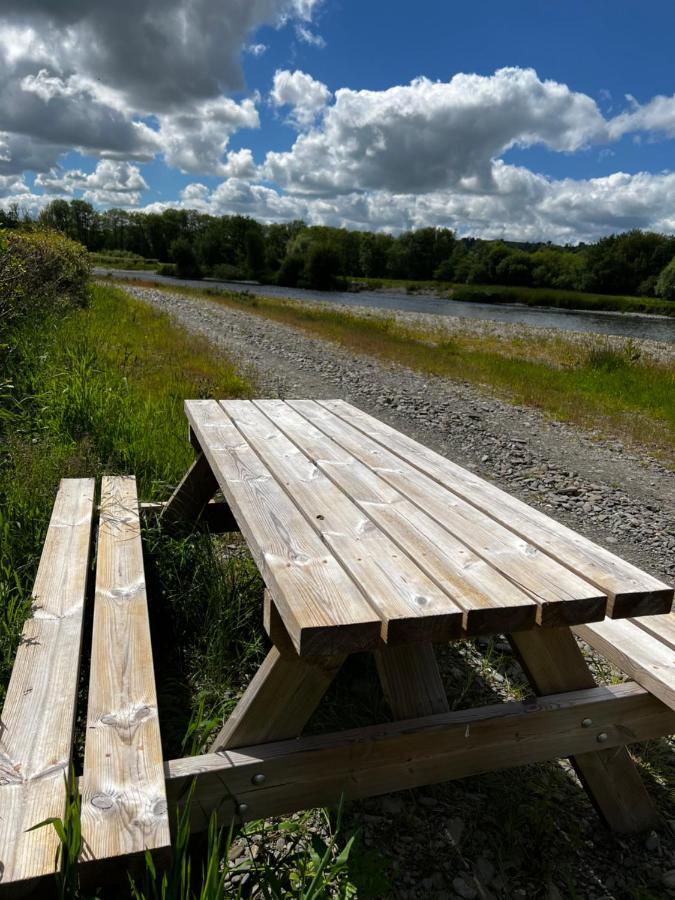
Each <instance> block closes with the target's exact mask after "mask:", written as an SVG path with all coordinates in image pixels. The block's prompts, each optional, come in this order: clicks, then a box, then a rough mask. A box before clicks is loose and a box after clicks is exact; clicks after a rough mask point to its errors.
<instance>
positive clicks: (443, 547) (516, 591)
mask: <svg viewBox="0 0 675 900" xmlns="http://www.w3.org/2000/svg"><path fill="white" fill-rule="evenodd" d="M255 403H256V406H258V407H259V409H260V410H261V411H263V412H264V413H265V415H266V416H268V418H269V419H270V420H271V421H273V422H274V423H275V425H277V427H278V428H279V429H280V430H281V431H283V433H284V434H285V435H286V436H287V437H288V438H289V439H290V440H291V441H293V443H294V444H295V445H296V446H297V447H298V448H300V449H301V450H302V451H303V452H304V453H305V454H306V455H307V456H308V458H309V459H310V460H311V461H312V462H313V463H314V464H315V465H316V466H317V468H318V469H320V470H321V471H322V472H324V473H325V474H326V475H327V476H328V477H329V478H330V479H331V481H333V482H334V484H336V485H337V486H338V487H339V488H340V489H341V490H342V491H344V493H346V494H347V495H348V496H349V497H350V499H351V500H352V501H353V502H354V503H355V504H356V506H358V508H359V509H360V510H361V511H362V512H364V513H365V514H366V515H367V516H368V517H369V518H370V519H371V520H372V521H373V522H374V523H375V524H376V525H377V527H378V528H379V529H380V530H381V531H383V532H384V533H385V534H386V535H387V536H388V537H389V538H390V539H391V540H392V541H393V542H394V543H395V544H396V545H397V546H398V547H400V548H401V550H403V551H404V552H405V553H407V554H408V556H410V557H411V558H412V559H414V560H415V563H416V565H417V566H418V567H419V568H420V569H422V571H423V572H424V573H425V574H426V575H428V576H429V578H431V580H432V581H433V582H434V583H435V584H436V585H438V587H439V588H441V590H443V591H444V592H445V593H447V594H448V595H449V596H450V597H451V598H452V600H453V601H454V602H455V603H456V604H457V605H458V606H459V607H460V608H461V609H462V611H463V630H464V633H465V634H467V635H475V634H492V633H495V632H499V631H504V630H505V631H517V630H518V629H519V628H529V627H532V625H533V624H534V621H535V615H536V610H537V607H536V604H535V602H534V600H533V599H532V598H531V597H529V596H528V595H527V594H526V593H525V592H524V591H522V590H521V589H520V588H519V587H518V586H517V585H515V584H513V583H512V582H510V581H509V580H507V579H506V578H504V577H503V576H502V575H500V574H499V572H497V571H496V569H494V568H492V567H491V566H490V565H488V564H487V563H486V562H485V561H484V560H482V559H481V558H480V557H478V556H476V554H475V553H472V552H471V550H469V548H468V547H466V546H465V545H464V544H462V543H461V541H458V540H457V539H456V538H455V537H454V536H453V535H452V534H450V533H449V532H448V531H446V530H445V529H444V528H443V527H442V526H440V525H439V524H438V523H437V522H435V521H434V520H433V519H432V518H430V517H429V516H428V515H427V514H426V513H425V512H423V511H422V510H420V509H419V508H418V507H416V506H415V505H414V504H413V503H411V502H410V501H409V500H407V499H406V497H404V496H403V495H402V494H401V493H400V492H399V491H396V490H395V489H394V488H393V487H392V486H391V485H390V484H388V483H387V482H386V481H385V480H384V479H382V478H381V477H380V476H379V475H377V474H376V473H375V472H373V471H372V470H371V469H369V468H368V466H366V465H365V464H364V463H362V462H361V461H360V460H358V459H355V458H354V456H353V455H352V454H351V453H348V452H347V451H346V450H345V449H344V448H343V447H341V446H340V445H339V444H337V443H336V442H335V441H333V440H332V439H331V438H329V437H328V436H327V435H326V434H324V433H323V432H322V431H320V430H319V429H318V428H316V427H315V425H313V424H312V422H311V421H309V419H310V418H311V415H312V413H314V414H315V415H317V416H319V417H325V416H328V415H329V414H328V413H327V412H326V411H325V410H324V409H323V408H321V407H320V406H318V405H316V404H307V405H306V406H303V409H304V410H306V411H308V415H307V417H305V416H303V415H300V413H299V412H297V411H296V410H295V409H293V408H292V407H291V406H290V405H289V404H288V403H283V402H282V401H278V400H261V401H255Z"/></svg>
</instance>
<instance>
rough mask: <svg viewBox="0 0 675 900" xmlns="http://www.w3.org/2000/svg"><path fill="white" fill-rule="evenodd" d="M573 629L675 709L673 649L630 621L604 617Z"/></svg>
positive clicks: (674, 656)
mask: <svg viewBox="0 0 675 900" xmlns="http://www.w3.org/2000/svg"><path fill="white" fill-rule="evenodd" d="M574 630H575V632H576V633H577V634H578V635H579V637H580V638H582V639H583V640H584V641H586V643H588V644H590V645H591V647H593V649H594V650H597V651H598V653H602V655H603V656H605V657H606V658H607V659H608V660H609V661H610V662H611V663H613V664H614V665H615V666H616V667H617V669H621V671H622V672H625V673H626V675H628V676H630V677H631V678H632V679H633V680H634V681H637V683H638V684H640V685H642V687H644V688H646V689H647V690H648V691H651V693H652V694H654V696H655V697H658V698H659V700H662V701H663V702H664V703H666V704H667V705H668V706H670V708H671V709H675V649H674V648H673V647H672V646H670V645H668V644H666V643H664V642H663V641H661V640H659V639H658V638H657V637H655V636H654V635H653V634H650V633H649V632H648V631H645V630H644V629H643V628H640V627H639V626H638V625H637V624H633V623H632V622H612V621H608V620H605V621H604V622H600V623H598V624H594V625H592V626H591V625H585V626H579V627H578V628H575V629H574Z"/></svg>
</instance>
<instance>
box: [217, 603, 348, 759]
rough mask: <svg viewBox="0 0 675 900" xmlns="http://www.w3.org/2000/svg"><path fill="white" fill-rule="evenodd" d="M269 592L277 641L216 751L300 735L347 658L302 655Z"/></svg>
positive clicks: (269, 617) (268, 617) (268, 616)
mask: <svg viewBox="0 0 675 900" xmlns="http://www.w3.org/2000/svg"><path fill="white" fill-rule="evenodd" d="M265 595H266V596H265V623H266V626H267V631H268V633H269V635H270V637H271V638H272V640H273V642H274V646H273V647H272V649H271V650H270V651H269V653H268V654H267V656H266V657H265V659H264V661H263V663H262V665H261V666H260V668H259V669H258V671H257V672H256V674H255V675H254V676H253V678H252V679H251V682H250V683H249V685H248V687H247V688H246V690H245V691H244V694H243V696H242V698H241V700H240V701H239V703H238V704H237V706H236V707H235V709H234V711H233V712H232V713H231V714H230V717H229V718H228V720H227V722H225V724H224V725H223V727H222V729H221V730H220V733H219V734H218V736H217V737H216V739H215V740H214V741H213V743H212V745H211V747H210V751H211V752H212V753H214V752H217V751H218V750H234V749H236V748H237V747H246V746H251V745H255V744H265V743H268V742H269V741H282V740H285V739H286V738H294V737H298V736H299V735H300V734H301V733H302V730H303V728H304V727H305V725H306V724H307V722H308V721H309V719H310V717H311V715H312V713H313V712H314V710H315V709H316V708H317V706H318V705H319V703H320V702H321V698H322V697H323V695H324V694H325V693H326V691H327V690H328V688H329V686H330V684H331V682H332V681H333V679H334V678H335V676H336V675H337V673H338V671H339V670H340V667H341V666H342V663H343V662H344V661H345V659H346V658H347V656H346V654H336V655H335V656H329V657H321V658H320V659H314V658H312V659H304V658H302V657H300V656H298V655H297V653H296V652H295V649H294V647H293V645H292V643H291V640H290V638H289V637H288V634H287V632H286V629H285V628H284V625H283V623H282V621H281V618H280V617H279V615H278V613H277V612H276V609H275V607H274V604H273V603H270V598H269V595H268V594H267V592H265Z"/></svg>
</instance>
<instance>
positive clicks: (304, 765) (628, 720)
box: [166, 684, 675, 830]
mask: <svg viewBox="0 0 675 900" xmlns="http://www.w3.org/2000/svg"><path fill="white" fill-rule="evenodd" d="M586 718H591V719H592V720H593V721H594V722H595V723H596V725H597V727H598V729H601V730H603V731H604V732H605V733H606V734H607V742H606V744H605V746H607V747H620V746H621V745H622V744H623V743H625V741H626V740H627V739H628V740H630V741H641V740H645V739H648V738H652V737H657V736H659V735H662V734H667V733H668V732H669V730H670V729H672V728H673V727H675V714H674V713H673V712H672V710H669V709H668V707H666V706H664V704H662V703H661V702H660V701H658V700H657V699H656V698H655V697H652V696H651V695H649V694H648V692H646V691H644V690H642V689H641V688H639V687H637V686H636V685H634V684H628V685H615V686H612V687H609V688H593V689H591V690H588V691H580V692H575V693H570V694H558V695H553V696H550V697H543V698H539V699H538V700H536V701H531V702H529V703H508V704H499V705H497V706H491V707H483V708H482V709H473V710H462V711H457V712H452V713H445V714H443V715H437V716H430V717H428V718H422V719H416V720H414V721H406V722H395V723H390V724H385V725H378V726H371V727H369V728H359V729H353V730H351V731H343V732H341V733H339V734H332V735H321V736H319V737H305V738H300V739H299V740H294V741H285V742H281V743H271V744H265V745H263V746H258V747H253V748H242V749H241V750H240V751H236V750H232V751H227V752H226V753H223V754H218V753H212V754H208V755H206V756H201V757H192V758H188V759H182V760H173V761H171V762H169V763H167V765H166V774H167V792H168V796H169V802H170V804H171V806H172V808H173V806H174V804H183V803H185V802H186V801H187V798H188V795H189V791H190V786H191V784H192V780H193V778H195V777H196V789H195V793H194V796H193V797H192V825H193V828H194V829H195V830H203V829H205V828H206V827H207V825H208V818H209V816H210V814H211V812H212V811H216V813H217V814H218V815H219V817H220V818H221V820H222V821H225V822H227V821H229V820H230V819H232V818H233V817H236V816H238V815H240V814H241V815H243V817H244V818H247V819H257V818H265V817H267V816H270V815H276V814H281V813H288V812H293V811H295V810H298V809H307V808H309V807H314V806H324V805H331V804H335V803H337V802H338V801H339V799H340V796H341V795H343V794H344V796H345V798H347V799H355V798H358V797H369V796H375V795H377V794H383V793H388V792H390V791H393V790H403V789H405V788H412V787H419V786H421V785H424V784H433V783H437V782H440V781H448V780H451V779H453V778H463V777H466V776H468V775H477V774H479V773H482V772H489V771H492V770H495V769H503V768H509V767H511V766H520V765H525V764H527V763H533V762H539V761H543V760H547V759H555V758H557V757H562V756H565V755H567V754H570V753H573V754H582V753H585V752H587V751H589V750H592V749H593V748H594V746H595V743H596V734H595V732H594V731H592V730H589V729H588V728H584V727H583V726H582V725H581V722H582V721H583V720H584V719H586ZM256 776H257V777H256ZM261 776H262V777H261ZM240 804H245V805H246V810H245V811H244V812H242V813H238V812H237V809H241V806H240Z"/></svg>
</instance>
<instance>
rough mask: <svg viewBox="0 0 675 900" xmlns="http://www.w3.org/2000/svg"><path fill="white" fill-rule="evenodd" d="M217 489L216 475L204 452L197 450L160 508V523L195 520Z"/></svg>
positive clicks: (167, 523)
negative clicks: (189, 464)
mask: <svg viewBox="0 0 675 900" xmlns="http://www.w3.org/2000/svg"><path fill="white" fill-rule="evenodd" d="M217 490H218V482H217V481H216V476H215V475H214V474H213V472H212V471H211V466H210V465H209V462H208V460H207V459H206V457H205V456H204V454H203V453H201V452H199V453H198V454H197V456H196V457H195V461H194V462H193V463H192V465H191V466H190V468H189V469H188V470H187V472H186V473H185V475H184V476H183V480H182V481H181V483H180V484H179V485H178V487H177V488H176V490H175V491H174V492H173V494H172V495H171V498H170V499H169V501H168V503H167V504H166V506H165V507H164V509H163V510H162V515H161V516H160V519H161V522H162V524H163V525H169V526H171V525H177V524H178V523H179V522H194V521H196V520H197V519H198V518H199V514H200V513H201V511H202V510H203V509H204V507H205V506H206V504H207V503H208V502H209V500H210V499H211V498H212V497H213V495H214V494H215V493H216V491H217Z"/></svg>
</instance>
